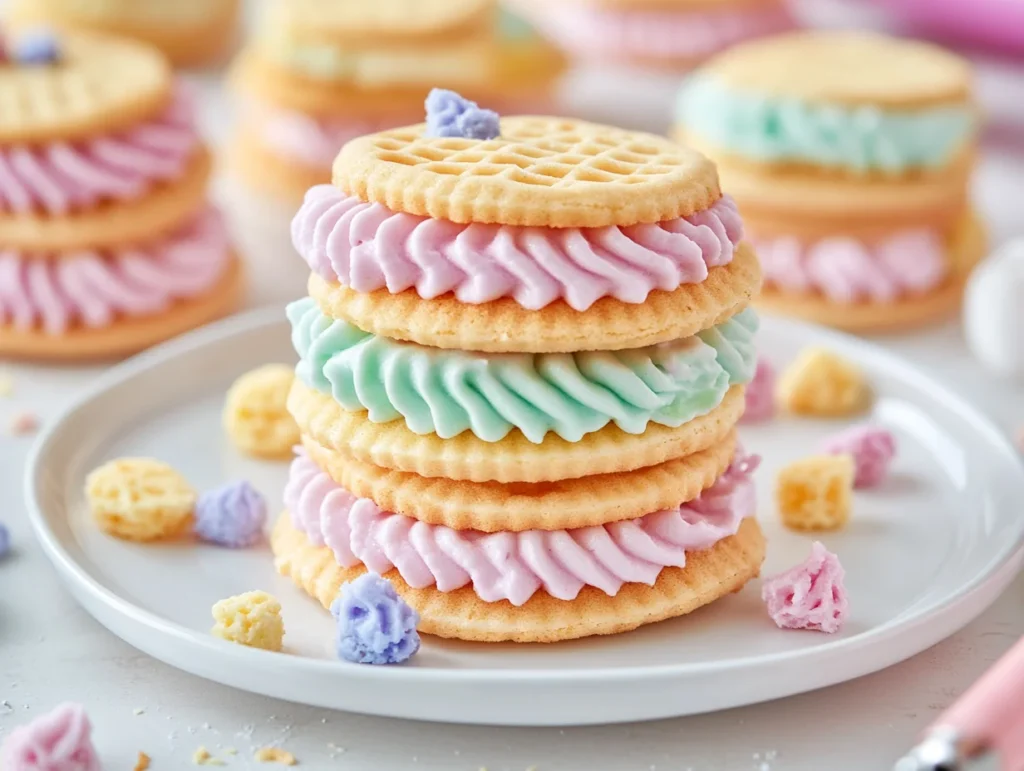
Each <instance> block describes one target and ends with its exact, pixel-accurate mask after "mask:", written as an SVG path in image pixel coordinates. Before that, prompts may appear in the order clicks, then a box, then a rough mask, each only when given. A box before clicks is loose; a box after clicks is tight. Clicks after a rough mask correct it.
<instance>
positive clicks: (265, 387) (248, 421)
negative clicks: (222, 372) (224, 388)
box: [224, 364, 299, 458]
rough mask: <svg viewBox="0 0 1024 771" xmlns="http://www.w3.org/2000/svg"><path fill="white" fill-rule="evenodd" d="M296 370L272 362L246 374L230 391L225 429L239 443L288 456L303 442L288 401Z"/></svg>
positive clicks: (252, 450)
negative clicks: (287, 404)
mask: <svg viewBox="0 0 1024 771" xmlns="http://www.w3.org/2000/svg"><path fill="white" fill-rule="evenodd" d="M294 379H295V373H294V371H293V370H292V368H291V367H288V366H286V365H284V364H268V365H266V366H264V367H260V368H259V369H254V370H253V371H252V372H247V373H246V374H244V375H242V376H241V377H240V378H238V380H236V381H235V384H234V385H233V386H231V388H230V390H229V391H228V396H227V403H226V404H225V406H224V430H225V431H227V434H228V436H229V437H230V438H231V441H232V442H233V443H234V445H235V447H237V448H238V449H239V450H241V451H242V452H244V453H247V454H248V455H255V456H256V457H259V458H287V457H289V456H290V455H291V451H292V448H293V447H294V446H295V445H296V444H298V443H299V427H298V426H297V425H296V423H295V419H294V418H293V417H292V416H291V415H290V414H289V413H288V409H287V407H286V403H287V401H288V391H289V390H290V389H291V387H292V381H293V380H294Z"/></svg>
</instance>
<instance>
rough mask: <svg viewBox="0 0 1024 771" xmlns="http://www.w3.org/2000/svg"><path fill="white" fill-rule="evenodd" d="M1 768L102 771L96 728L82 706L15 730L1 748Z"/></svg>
mask: <svg viewBox="0 0 1024 771" xmlns="http://www.w3.org/2000/svg"><path fill="white" fill-rule="evenodd" d="M0 768H5V769H8V771H52V769H61V770H62V771H100V760H99V757H97V755H96V749H95V748H94V747H93V744H92V724H91V723H90V722H89V718H88V716H87V715H86V714H85V709H84V708H83V707H82V706H81V705H79V704H62V705H60V706H59V707H57V708H56V709H55V710H53V712H50V713H47V714H46V715H43V716H42V717H39V718H36V719H35V720H33V721H32V722H31V723H28V724H27V725H23V726H20V727H18V728H15V729H14V730H13V731H12V732H11V734H10V736H8V737H7V740H6V741H5V742H4V744H3V746H2V747H0Z"/></svg>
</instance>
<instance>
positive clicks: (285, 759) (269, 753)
mask: <svg viewBox="0 0 1024 771" xmlns="http://www.w3.org/2000/svg"><path fill="white" fill-rule="evenodd" d="M253 757H254V758H256V760H257V761H259V762H260V763H280V764H281V765H282V766H297V765H298V764H299V761H297V760H296V759H295V756H294V755H292V754H291V753H290V752H288V751H286V750H282V749H281V748H280V747H263V748H262V749H258V750H256V754H255V755H254V756H253Z"/></svg>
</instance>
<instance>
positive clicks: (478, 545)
mask: <svg viewBox="0 0 1024 771" xmlns="http://www.w3.org/2000/svg"><path fill="white" fill-rule="evenodd" d="M758 463H759V459H758V458H757V457H748V456H744V455H742V453H741V454H739V455H738V456H737V458H736V459H735V460H734V461H733V464H732V466H731V467H730V468H729V470H728V471H726V473H725V474H724V475H723V476H722V477H721V478H720V479H719V480H718V481H717V482H716V483H715V484H714V486H712V487H711V488H709V489H708V490H705V491H704V493H703V494H702V495H701V496H700V498H698V499H697V500H695V501H691V502H689V503H686V504H682V505H680V506H678V507H676V508H674V509H668V510H665V511H659V512H656V513H653V514H648V515H647V516H644V517H641V518H639V519H634V520H627V521H624V522H615V523H612V524H608V525H595V526H592V527H584V528H577V529H574V530H552V531H546V530H526V531H523V532H518V533H512V532H499V533H480V532H476V531H471V530H462V531H459V530H452V529H451V528H448V527H444V526H443V525H428V524H427V523H425V522H419V521H417V520H415V519H412V518H411V517H406V516H403V515H401V514H395V513H391V512H384V511H381V510H380V509H379V508H378V507H377V505H376V504H375V503H374V502H373V501H371V500H369V499H368V498H357V497H355V496H354V495H352V494H351V493H349V492H348V491H347V490H345V489H344V488H342V487H339V486H338V485H337V484H336V483H335V482H334V481H333V480H332V479H331V478H330V477H329V476H328V475H327V473H326V472H324V471H322V470H321V469H320V468H319V467H318V466H317V465H316V464H315V463H314V462H313V461H311V460H310V459H309V458H308V457H306V455H305V454H303V453H300V454H299V455H298V457H297V458H296V459H295V460H294V461H293V462H292V466H291V469H290V474H289V478H288V484H287V486H286V487H285V505H286V506H287V507H288V511H289V513H290V516H291V518H292V523H293V524H294V526H295V527H296V528H297V529H299V530H301V531H303V532H305V533H306V534H307V535H308V536H309V538H310V540H311V541H312V542H313V543H317V544H321V545H323V544H326V545H327V546H328V547H329V548H330V549H331V550H332V551H333V552H334V557H335V559H336V560H337V562H338V564H339V565H341V566H342V567H346V568H350V567H354V566H356V565H359V564H363V565H366V567H367V568H368V569H369V570H371V571H374V572H376V573H380V574H382V575H383V574H385V573H387V572H388V571H389V570H392V569H396V570H398V572H399V574H400V575H401V576H402V579H403V580H404V581H405V582H406V583H407V584H409V586H412V587H414V588H424V587H428V586H436V587H437V590H438V591H441V592H451V591H454V590H456V589H459V588H461V587H463V586H467V585H472V587H473V591H474V592H476V594H477V596H479V597H480V599H482V600H483V601H484V602H500V601H501V600H508V601H509V602H511V603H512V604H513V605H516V606H520V605H523V604H524V603H525V602H526V601H527V600H529V599H530V598H531V597H532V596H533V595H534V594H536V593H537V592H538V591H540V590H541V589H543V590H544V591H546V592H547V593H548V594H550V595H551V596H552V597H555V598H557V599H560V600H573V599H575V598H576V597H577V595H578V594H579V593H580V590H581V589H583V587H584V586H595V587H597V588H598V589H600V590H601V591H603V592H604V593H605V594H608V595H610V596H615V595H616V594H618V592H619V590H620V589H621V588H622V586H623V584H626V583H644V584H647V585H652V584H654V582H655V581H656V580H657V578H658V576H659V575H660V574H661V571H662V570H663V569H664V568H666V567H685V566H686V555H687V552H693V551H701V550H703V549H709V548H711V547H712V546H714V545H715V544H716V543H718V542H719V541H721V540H722V539H724V538H727V537H729V536H731V535H735V534H736V531H737V530H738V529H739V526H740V523H741V522H742V521H743V518H744V517H748V516H752V515H753V514H754V511H755V506H756V493H755V489H754V483H753V479H752V478H751V475H752V474H753V472H754V470H755V469H756V468H757V465H758Z"/></svg>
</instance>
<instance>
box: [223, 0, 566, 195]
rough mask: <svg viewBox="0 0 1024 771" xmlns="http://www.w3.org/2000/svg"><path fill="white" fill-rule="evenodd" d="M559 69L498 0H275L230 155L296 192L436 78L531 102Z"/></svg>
mask: <svg viewBox="0 0 1024 771" xmlns="http://www.w3.org/2000/svg"><path fill="white" fill-rule="evenodd" d="M561 71H562V60H561V58H560V57H559V56H558V55H557V54H556V53H555V52H554V50H553V49H552V48H551V47H550V46H548V45H546V44H545V43H543V42H542V41H541V39H540V38H539V37H537V36H535V35H534V36H530V35H528V34H525V32H524V30H522V28H521V26H516V25H512V24H499V17H498V14H497V9H496V3H495V0H432V1H430V2H424V1H422V0H374V1H373V2H365V0H272V1H271V2H269V3H268V4H267V6H266V13H265V14H263V15H262V17H261V19H260V22H259V24H258V25H257V27H256V30H255V32H254V34H253V36H252V39H251V40H250V41H249V42H248V43H247V45H246V46H245V49H244V50H243V51H242V53H241V55H240V56H239V57H238V60H237V61H236V63H235V66H234V68H233V76H232V82H233V86H234V91H235V92H236V94H237V96H238V97H239V99H240V101H241V103H242V105H241V106H242V108H243V113H244V116H245V118H244V121H243V123H242V124H241V126H240V129H239V136H238V137H237V139H236V141H234V142H233V143H232V151H233V162H232V166H233V168H234V169H235V170H236V172H237V173H238V176H239V177H240V178H241V179H242V180H243V181H245V182H246V183H247V184H248V185H249V186H250V187H252V188H254V189H256V190H258V191H261V192H265V193H270V194H273V195H275V196H277V197H279V198H284V199H293V200H294V201H295V202H298V201H301V199H302V196H303V194H304V193H305V192H306V190H307V189H309V188H310V187H311V186H312V185H315V184H320V183H325V182H329V181H330V179H331V164H332V162H333V161H334V156H335V155H337V152H338V148H340V147H341V146H342V145H343V144H344V143H345V142H347V141H348V140H350V139H354V138H356V137H358V136H362V135H364V134H368V133H371V132H374V131H380V130H382V129H388V128H394V127H396V126H402V125H405V124H407V123H410V122H413V121H416V120H418V119H419V116H420V113H421V108H422V105H423V99H424V98H425V97H426V95H427V93H428V92H429V90H430V88H431V86H432V85H434V84H442V85H445V86H447V87H449V88H457V89H460V90H462V91H463V92H465V93H468V94H472V95H474V97H475V98H478V99H482V100H486V101H487V102H488V103H497V102H498V100H501V101H502V102H505V103H508V104H517V105H523V104H532V103H534V102H536V101H547V99H548V98H549V95H550V92H551V91H552V90H553V86H554V83H555V81H556V79H557V78H558V76H559V75H560V74H561Z"/></svg>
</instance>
